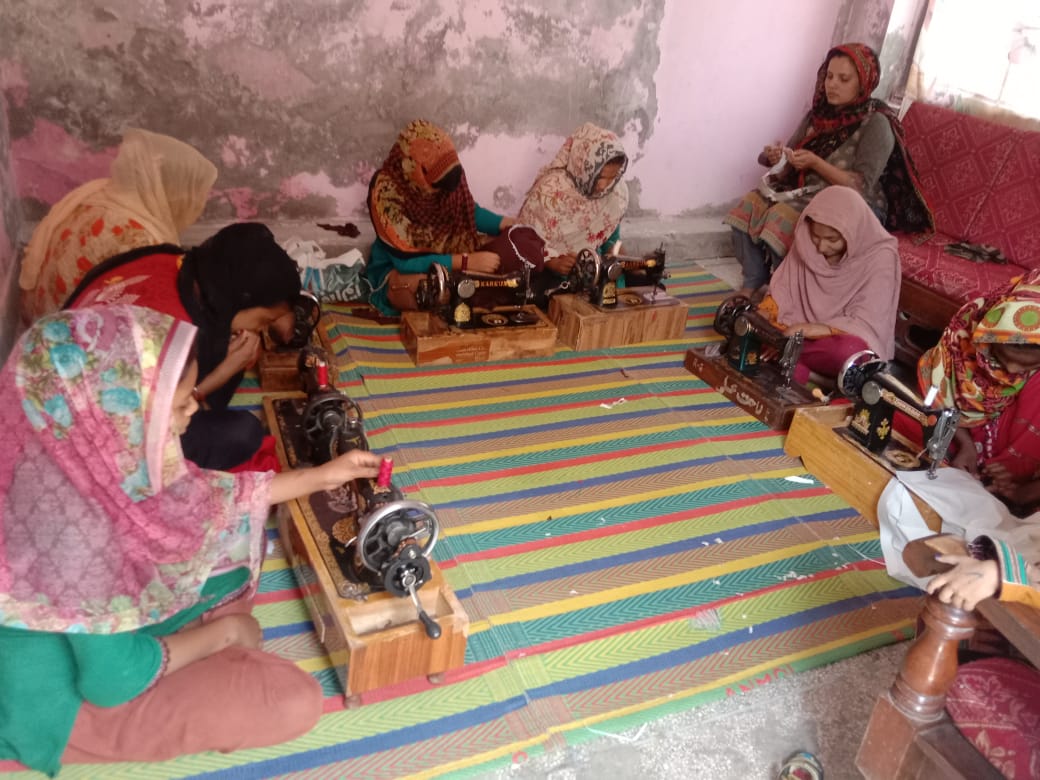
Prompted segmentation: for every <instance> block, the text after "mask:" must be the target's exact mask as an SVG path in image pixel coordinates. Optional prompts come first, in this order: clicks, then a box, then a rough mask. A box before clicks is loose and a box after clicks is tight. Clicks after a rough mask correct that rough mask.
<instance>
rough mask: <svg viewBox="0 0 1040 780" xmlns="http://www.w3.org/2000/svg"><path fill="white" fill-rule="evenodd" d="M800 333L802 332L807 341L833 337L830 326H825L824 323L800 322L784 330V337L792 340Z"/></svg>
mask: <svg viewBox="0 0 1040 780" xmlns="http://www.w3.org/2000/svg"><path fill="white" fill-rule="evenodd" d="M798 331H801V332H802V335H803V336H804V337H805V338H807V339H825V338H827V337H828V336H830V335H831V327H830V325H824V324H823V323H822V322H799V323H796V324H794V325H788V326H787V327H786V328H784V335H785V336H787V337H788V338H790V337H791V336H793V335H795V334H796V333H797V332H798Z"/></svg>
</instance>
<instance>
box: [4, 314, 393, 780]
mask: <svg viewBox="0 0 1040 780" xmlns="http://www.w3.org/2000/svg"><path fill="white" fill-rule="evenodd" d="M195 331H196V329H195V326H194V325H191V324H189V323H186V322H181V321H177V320H175V319H173V318H172V317H168V316H166V315H165V314H160V313H158V312H155V311H152V310H150V309H143V308H138V307H132V306H111V307H104V308H97V309H90V308H85V309H77V310H74V311H65V312H61V313H58V314H54V315H51V316H47V317H43V318H41V319H39V320H37V321H36V322H35V323H34V324H33V325H32V326H31V327H30V328H29V330H28V331H27V332H26V333H25V335H24V336H23V337H22V339H21V340H20V341H19V342H18V344H16V345H15V347H14V350H13V352H12V353H11V356H10V358H9V359H8V361H7V363H6V365H5V366H4V368H3V371H2V372H0V397H2V398H3V399H4V403H2V404H0V759H14V760H17V761H20V762H21V763H23V764H25V765H26V766H28V767H31V768H33V769H37V770H39V771H42V772H46V773H47V774H50V775H54V774H55V773H57V771H58V769H59V768H60V766H61V763H62V762H63V761H64V762H98V761H154V760H162V759H167V758H173V757H176V756H179V755H181V754H184V753H197V752H200V751H204V750H221V751H230V750H237V749H240V748H247V747H261V746H266V745H273V744H277V743H279V742H283V741H285V740H288V739H293V738H295V737H297V736H299V735H301V734H303V733H305V732H307V731H308V730H309V729H310V728H311V727H312V726H313V725H314V723H315V722H317V719H318V717H319V716H320V715H321V711H322V693H321V686H320V685H318V683H317V682H316V681H315V680H314V678H313V677H311V676H310V675H309V674H307V673H306V672H305V671H303V670H301V669H300V668H299V667H297V666H296V665H295V664H294V663H292V662H291V661H289V660H286V659H283V658H279V657H277V656H274V655H271V654H270V653H265V652H263V651H262V650H261V649H260V645H261V638H262V634H261V630H260V626H259V624H258V623H257V621H256V619H255V618H253V617H252V615H250V614H249V613H250V607H251V605H252V598H253V594H254V593H255V592H256V587H257V583H258V580H259V576H260V564H261V562H262V559H263V552H264V544H265V536H264V527H265V524H266V521H267V517H268V514H269V512H270V506H271V504H274V503H279V502H281V501H286V500H288V499H291V498H295V497H298V496H301V495H307V494H309V493H312V492H315V491H317V490H322V489H330V488H332V487H337V486H339V485H341V484H342V483H343V482H345V481H347V480H349V479H354V478H356V477H359V476H367V477H374V476H376V473H377V472H378V464H379V458H378V457H376V456H375V455H373V454H372V453H370V452H362V451H360V450H354V451H352V452H348V453H346V454H344V455H342V456H340V457H339V458H337V459H335V460H332V461H329V462H328V463H326V464H324V465H322V466H319V467H316V468H312V469H305V470H300V471H293V472H286V473H281V474H275V473H273V472H258V471H249V472H243V473H240V474H228V473H225V472H216V471H205V470H203V469H200V468H198V467H197V466H195V465H194V464H193V463H191V462H189V461H186V460H185V459H184V457H183V454H182V452H181V447H180V434H181V433H183V430H184V428H185V427H186V426H187V424H188V420H189V419H190V417H191V415H192V414H193V413H194V412H195V410H196V409H197V408H198V404H197V403H196V401H195V400H194V398H193V397H192V392H191V391H192V388H193V387H194V383H195V381H196V376H197V374H198V367H197V363H196V360H195V356H194V350H195V347H194V343H195Z"/></svg>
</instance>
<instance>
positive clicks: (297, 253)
mask: <svg viewBox="0 0 1040 780" xmlns="http://www.w3.org/2000/svg"><path fill="white" fill-rule="evenodd" d="M282 246H283V248H284V249H285V251H286V252H287V253H288V254H289V257H291V258H292V259H293V260H295V261H296V264H297V265H298V266H299V267H300V283H301V284H302V285H303V289H304V290H306V291H307V292H309V293H311V294H313V295H314V296H315V297H317V299H318V300H319V301H321V302H322V303H328V302H346V301H360V300H364V298H365V276H364V270H365V257H364V255H362V254H361V250H359V249H351V250H349V251H347V252H344V253H343V254H342V255H339V256H337V257H326V256H325V250H324V249H322V248H321V247H320V246H318V244H317V242H315V241H305V240H304V239H302V238H298V237H296V236H293V237H292V238H290V239H289V240H287V241H286V242H285V243H284V244H283V245H282Z"/></svg>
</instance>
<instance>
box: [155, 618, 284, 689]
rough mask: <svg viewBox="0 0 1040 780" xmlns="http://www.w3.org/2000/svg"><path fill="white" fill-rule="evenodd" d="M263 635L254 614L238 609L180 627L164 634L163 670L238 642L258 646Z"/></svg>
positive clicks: (217, 651) (168, 669)
mask: <svg viewBox="0 0 1040 780" xmlns="http://www.w3.org/2000/svg"><path fill="white" fill-rule="evenodd" d="M263 637H264V633H263V631H262V630H261V628H260V624H259V623H258V622H257V621H256V618H255V617H253V616H252V615H248V614H242V613H240V612H239V613H234V614H231V615H223V616H221V617H218V618H216V619H215V620H211V621H209V622H208V623H202V624H201V625H192V627H190V628H182V629H181V630H180V631H178V632H177V633H175V634H170V635H169V636H167V637H164V638H163V643H164V644H165V645H166V669H165V670H164V672H163V674H172V673H173V672H176V671H177V670H178V669H183V668H184V667H185V666H187V665H188V664H192V663H195V661H201V660H202V659H203V658H209V657H210V656H211V655H213V654H215V653H219V652H220V651H221V650H223V649H224V648H226V647H232V646H234V645H240V646H242V647H248V648H252V649H254V650H259V649H260V645H261V644H262V643H263Z"/></svg>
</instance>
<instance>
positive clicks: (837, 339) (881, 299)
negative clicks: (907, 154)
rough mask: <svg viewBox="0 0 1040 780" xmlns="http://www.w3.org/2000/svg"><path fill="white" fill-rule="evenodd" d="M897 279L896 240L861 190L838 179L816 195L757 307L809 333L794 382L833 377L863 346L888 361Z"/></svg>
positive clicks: (787, 327)
mask: <svg viewBox="0 0 1040 780" xmlns="http://www.w3.org/2000/svg"><path fill="white" fill-rule="evenodd" d="M900 282H901V273H900V268H899V252H898V250H897V249H896V240H895V238H893V237H892V236H891V235H889V233H888V232H887V231H886V230H885V229H884V228H883V227H882V226H881V223H880V222H879V221H878V218H877V217H876V216H875V215H874V212H873V211H872V210H871V208H870V206H868V205H867V203H866V201H865V200H863V197H862V196H861V195H860V194H859V193H858V192H857V191H856V190H854V189H851V188H850V187H841V186H831V187H827V188H826V189H824V190H822V191H821V192H820V193H819V194H818V195H816V196H815V197H814V198H813V199H812V201H811V202H810V203H809V205H808V206H806V208H805V210H804V211H803V212H802V214H801V216H800V217H799V218H798V223H797V225H796V226H795V230H794V241H793V243H792V245H791V251H790V252H789V253H788V255H787V259H786V260H785V261H784V262H783V264H781V266H780V268H779V269H778V270H777V272H776V273H775V274H774V275H773V279H772V281H771V282H770V284H769V292H768V295H767V296H766V298H765V299H764V300H763V301H762V303H761V304H760V306H759V311H760V312H762V314H764V315H765V316H767V317H769V318H770V319H771V320H773V321H774V322H775V323H776V324H777V325H778V326H779V327H781V328H782V329H783V330H784V332H785V334H786V335H788V336H792V335H794V334H795V333H796V332H797V331H801V332H802V334H803V335H804V336H805V345H804V347H803V348H802V355H801V359H800V360H799V361H798V366H797V367H796V368H795V374H794V378H795V381H797V382H801V383H805V382H806V381H807V380H808V379H809V377H810V372H815V373H817V374H820V375H822V376H825V377H829V378H833V377H836V376H837V374H838V372H839V371H840V370H841V366H842V363H844V362H845V360H846V359H848V358H849V357H850V356H851V355H853V354H855V353H856V352H859V351H861V350H864V349H871V350H873V351H874V352H876V353H877V354H878V355H879V356H880V357H881V358H882V359H884V360H891V359H892V357H893V355H894V354H895V325H896V308H897V305H898V303H899V285H900Z"/></svg>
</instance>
